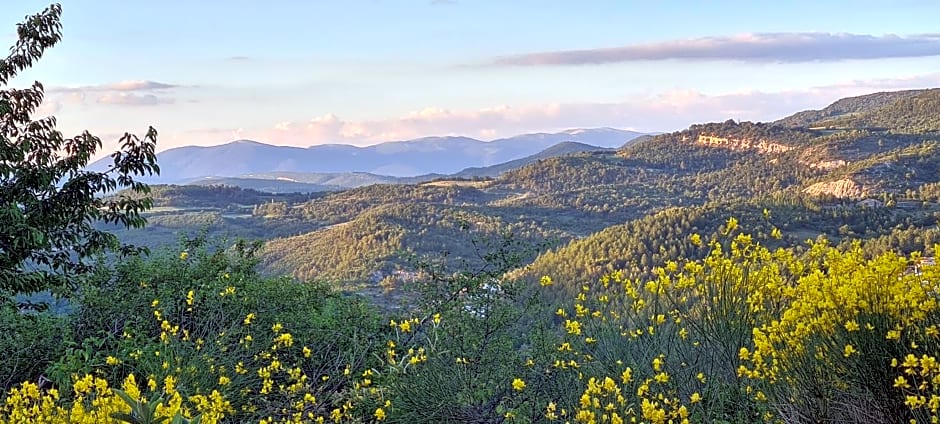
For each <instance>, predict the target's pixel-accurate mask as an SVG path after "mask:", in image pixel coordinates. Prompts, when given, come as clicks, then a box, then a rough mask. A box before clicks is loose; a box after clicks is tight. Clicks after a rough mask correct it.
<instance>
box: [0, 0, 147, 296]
mask: <svg viewBox="0 0 940 424" xmlns="http://www.w3.org/2000/svg"><path fill="white" fill-rule="evenodd" d="M61 14H62V7H61V6H60V5H58V4H53V5H51V6H49V7H48V8H46V9H45V10H44V11H43V12H41V13H38V14H36V15H33V16H27V17H26V20H25V21H24V22H23V23H20V24H18V25H17V36H18V40H17V42H16V44H15V45H14V46H13V47H12V48H11V49H10V54H9V56H7V57H6V58H5V59H0V294H2V295H3V298H2V299H0V304H2V303H7V302H9V295H11V294H15V293H20V292H27V293H28V292H37V291H41V290H57V289H67V288H71V287H74V286H75V283H76V282H77V281H78V280H79V279H80V277H81V276H82V275H84V274H86V273H88V272H89V271H90V270H91V269H92V267H91V266H90V265H89V258H90V257H92V256H94V255H96V254H99V253H102V252H105V251H117V250H119V251H120V252H121V253H122V254H127V253H131V252H134V251H135V250H136V249H134V248H132V247H130V246H120V244H119V243H118V241H117V238H116V237H115V236H114V235H113V234H110V233H107V232H104V231H101V230H99V229H97V228H95V225H94V224H95V223H96V222H105V223H112V224H115V223H116V224H121V225H124V226H125V227H134V228H138V227H141V226H143V225H144V224H145V223H146V220H145V219H144V217H143V216H141V212H143V211H145V210H147V209H148V208H149V207H150V206H151V204H152V201H151V199H150V198H149V197H147V196H146V195H147V194H148V193H149V187H148V186H147V185H146V184H144V183H142V182H140V181H137V180H135V176H142V175H153V174H159V172H160V169H159V167H158V166H157V164H156V154H155V143H156V138H157V132H156V131H155V130H154V129H153V128H152V127H151V128H150V129H149V130H148V131H147V133H146V135H145V136H144V138H143V139H140V138H138V137H137V136H135V135H132V134H125V135H124V136H123V137H122V138H121V139H120V142H121V149H120V150H119V151H117V152H114V153H113V154H112V155H111V159H112V160H113V164H112V165H111V166H110V167H109V168H108V169H107V170H105V171H103V172H93V171H88V170H85V167H86V166H87V165H88V162H89V160H90V159H91V158H92V157H93V156H94V155H95V152H96V151H98V150H99V149H101V148H102V143H101V139H99V138H98V137H95V136H93V135H91V134H90V133H89V132H88V131H85V132H83V133H82V134H80V135H78V136H75V137H73V138H65V137H64V136H63V135H62V133H61V132H59V131H57V130H56V129H55V126H56V119H55V117H52V116H50V117H44V118H40V119H37V120H33V118H32V117H31V115H33V114H35V113H36V109H37V108H38V107H39V105H40V104H41V103H42V101H43V95H44V90H43V86H42V84H40V83H39V82H34V83H33V85H32V86H31V87H30V88H27V89H15V88H10V87H8V84H9V82H10V81H11V80H12V79H13V77H14V76H16V74H17V72H19V71H22V70H24V69H26V68H29V67H30V66H32V65H33V62H34V61H36V60H38V59H39V58H40V57H41V56H42V55H43V53H44V52H45V51H46V49H49V48H51V47H52V46H54V45H55V44H56V43H58V42H59V40H60V39H61V37H62V33H61V30H62V24H61V22H60V17H61ZM125 188H127V189H129V190H127V191H125V193H129V194H122V195H119V196H109V197H104V196H105V195H106V194H108V193H110V192H114V191H116V190H118V189H125ZM3 299H7V300H3Z"/></svg>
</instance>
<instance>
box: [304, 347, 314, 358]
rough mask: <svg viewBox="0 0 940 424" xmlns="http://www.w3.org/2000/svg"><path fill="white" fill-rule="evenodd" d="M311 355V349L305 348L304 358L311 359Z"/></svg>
mask: <svg viewBox="0 0 940 424" xmlns="http://www.w3.org/2000/svg"><path fill="white" fill-rule="evenodd" d="M311 354H313V352H312V351H311V350H310V348H309V347H307V346H304V358H309V357H310V355H311Z"/></svg>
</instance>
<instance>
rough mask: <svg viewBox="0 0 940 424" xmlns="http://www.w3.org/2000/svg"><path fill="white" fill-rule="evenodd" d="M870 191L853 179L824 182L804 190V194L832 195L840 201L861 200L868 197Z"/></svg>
mask: <svg viewBox="0 0 940 424" xmlns="http://www.w3.org/2000/svg"><path fill="white" fill-rule="evenodd" d="M868 191H869V190H868V189H867V188H866V187H865V186H864V185H861V184H859V183H857V182H856V181H855V180H853V179H851V178H843V179H841V180H836V181H824V182H819V183H816V184H813V185H811V186H809V187H806V188H804V189H803V192H804V193H807V194H813V195H830V196H835V197H838V198H840V199H860V198H863V197H866V196H867V195H868V194H869V193H868Z"/></svg>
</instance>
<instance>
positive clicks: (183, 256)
mask: <svg viewBox="0 0 940 424" xmlns="http://www.w3.org/2000/svg"><path fill="white" fill-rule="evenodd" d="M187 258H189V252H187V251H185V250H184V251H182V252H180V260H183V261H185V260H186V259H187Z"/></svg>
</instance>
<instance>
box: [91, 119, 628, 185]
mask: <svg viewBox="0 0 940 424" xmlns="http://www.w3.org/2000/svg"><path fill="white" fill-rule="evenodd" d="M642 135H644V134H642V133H638V132H633V131H625V130H618V129H614V128H594V129H575V130H568V131H563V132H559V133H554V134H548V133H536V134H524V135H519V136H515V137H509V138H502V139H497V140H492V141H482V140H477V139H473V138H469V137H425V138H419V139H414V140H406V141H392V142H385V143H381V144H376V145H373V146H367V147H357V146H351V145H343V144H327V145H316V146H311V147H308V148H300V147H285V146H272V145H269V144H264V143H260V142H257V141H251V140H238V141H233V142H230V143H227V144H223V145H219V146H211V147H197V146H187V147H178V148H174V149H169V150H166V151H164V152H161V153H159V154H158V155H157V163H158V164H159V165H160V169H161V172H160V176H159V177H156V178H151V179H149V180H146V181H147V182H150V183H173V184H179V183H187V182H192V181H194V180H200V181H205V180H203V179H204V178H206V177H214V178H232V177H237V178H246V177H245V176H246V175H254V174H265V173H305V174H307V173H319V174H347V173H367V174H373V175H376V176H388V177H397V178H406V177H417V176H422V175H428V174H440V175H450V174H454V173H457V172H460V171H463V170H465V169H467V168H475V167H476V168H482V167H489V166H493V165H498V164H502V163H505V162H509V161H513V160H517V159H522V158H525V157H527V156H531V155H535V154H538V153H539V152H542V151H543V150H545V149H548V148H550V147H552V146H555V145H557V144H559V143H562V142H574V143H581V144H582V145H587V146H589V147H599V148H619V147H622V146H624V145H625V144H627V143H628V142H630V141H631V140H633V139H635V138H637V137H639V136H642ZM569 147H571V146H569ZM560 149H564V148H560ZM109 161H110V158H105V159H102V160H99V161H97V162H95V163H93V164H92V165H91V166H90V169H92V170H99V169H103V168H104V167H105V166H106V165H107V163H108V162H109ZM285 178H289V177H285ZM343 178H348V176H344V177H343ZM366 180H368V178H366ZM285 181H286V179H285ZM298 182H302V183H307V184H317V185H324V186H329V185H332V184H330V183H321V182H313V181H298ZM373 182H376V181H373ZM356 185H361V184H355V185H348V184H341V185H339V186H340V187H348V186H356Z"/></svg>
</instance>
